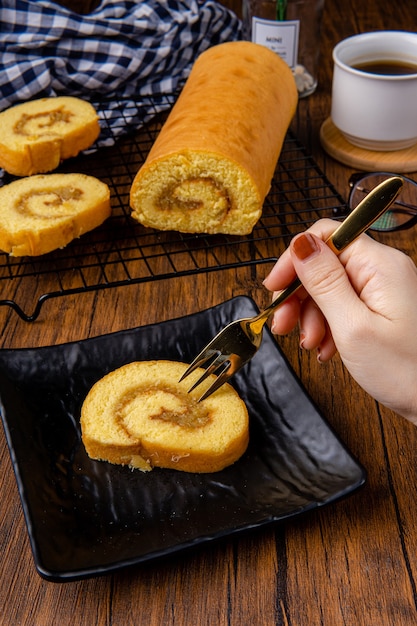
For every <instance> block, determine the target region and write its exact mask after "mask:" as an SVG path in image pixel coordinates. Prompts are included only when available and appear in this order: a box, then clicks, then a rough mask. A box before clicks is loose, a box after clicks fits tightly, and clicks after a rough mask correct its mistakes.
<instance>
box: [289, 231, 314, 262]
mask: <svg viewBox="0 0 417 626" xmlns="http://www.w3.org/2000/svg"><path fill="white" fill-rule="evenodd" d="M293 250H294V252H295V255H296V257H297V258H298V259H300V261H307V259H309V258H310V257H311V256H313V255H314V254H317V252H319V247H318V245H317V242H316V240H315V239H314V237H312V236H311V235H310V234H309V233H303V234H302V235H300V236H299V237H297V238H296V239H294V243H293Z"/></svg>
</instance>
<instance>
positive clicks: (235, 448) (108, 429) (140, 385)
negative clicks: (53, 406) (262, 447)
mask: <svg viewBox="0 0 417 626" xmlns="http://www.w3.org/2000/svg"><path fill="white" fill-rule="evenodd" d="M186 368H187V365H186V364H184V363H179V362H176V361H165V360H160V361H157V360H154V361H135V362H133V363H129V364H127V365H124V366H123V367H120V368H119V369H116V370H114V371H112V372H110V373H109V374H107V375H106V376H104V377H103V378H101V379H100V380H98V381H97V382H96V383H95V385H94V386H93V387H92V388H91V390H90V391H89V393H88V395H87V397H86V398H85V400H84V403H83V406H82V409H81V433H82V441H83V443H84V446H85V449H86V451H87V454H88V455H89V456H90V457H91V458H92V459H97V460H102V461H108V462H110V463H115V464H120V465H129V466H130V467H132V468H133V467H135V468H138V469H140V470H142V471H149V470H151V469H152V468H153V467H165V468H171V469H176V470H181V471H186V472H217V471H219V470H221V469H223V468H225V467H227V466H228V465H231V464H232V463H234V462H235V461H237V459H239V458H240V457H241V456H242V454H243V453H244V452H245V450H246V448H247V445H248V440H249V425H248V420H249V418H248V412H247V409H246V406H245V403H244V402H243V400H241V399H240V398H239V395H238V394H237V392H236V391H235V390H234V389H233V387H232V386H231V385H229V384H225V385H223V386H222V387H221V388H220V389H219V390H217V391H216V392H215V393H214V394H212V395H211V396H210V397H209V398H207V399H206V400H203V401H202V402H198V398H199V397H200V395H201V391H200V392H199V391H194V392H191V393H188V389H189V387H190V385H191V384H192V382H193V381H194V378H193V377H195V378H197V376H199V375H201V373H202V370H201V369H200V370H198V371H196V372H193V374H192V375H191V376H190V377H189V379H187V381H182V382H181V383H179V382H178V381H179V379H180V377H181V376H182V374H183V373H184V372H185V370H186ZM212 381H213V376H211V377H210V378H209V382H212Z"/></svg>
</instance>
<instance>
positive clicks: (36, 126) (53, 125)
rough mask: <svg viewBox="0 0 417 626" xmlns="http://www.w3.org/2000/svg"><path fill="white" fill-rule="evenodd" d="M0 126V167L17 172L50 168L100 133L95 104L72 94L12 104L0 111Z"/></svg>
mask: <svg viewBox="0 0 417 626" xmlns="http://www.w3.org/2000/svg"><path fill="white" fill-rule="evenodd" d="M0 128H1V134H0V167H2V168H3V169H5V170H6V172H9V174H14V175H15V176H31V175H32V174H41V173H45V172H51V171H52V170H54V169H56V168H57V167H58V165H59V164H60V162H61V161H63V160H64V159H68V158H69V157H74V156H76V155H77V154H78V153H79V152H80V151H81V150H85V149H86V148H88V147H90V146H91V145H92V144H93V143H94V141H95V140H96V139H97V137H98V136H99V134H100V125H99V121H98V116H97V113H96V110H95V109H94V107H93V106H92V105H91V104H90V103H89V102H86V101H84V100H81V99H80V98H74V97H71V96H57V97H51V98H41V99H39V100H32V101H29V102H23V103H22V104H17V105H15V106H13V107H10V108H9V109H6V110H5V111H3V112H2V113H0Z"/></svg>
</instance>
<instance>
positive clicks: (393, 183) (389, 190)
mask: <svg viewBox="0 0 417 626" xmlns="http://www.w3.org/2000/svg"><path fill="white" fill-rule="evenodd" d="M402 185H403V181H402V179H401V178H400V177H399V176H391V177H390V178H388V179H387V180H384V181H383V182H382V183H380V184H379V185H378V186H377V187H375V189H373V190H372V191H371V192H370V193H369V194H368V195H367V196H366V197H365V198H364V199H363V200H362V201H361V202H360V203H359V204H358V206H357V207H356V208H355V209H354V210H353V211H352V212H351V213H349V215H348V216H347V217H346V218H345V219H344V220H343V222H342V223H341V224H340V226H338V227H337V228H336V230H335V231H334V233H333V234H332V235H330V237H329V238H328V239H327V240H326V243H327V245H328V246H329V248H331V250H333V252H334V253H335V254H337V255H339V254H340V253H341V252H342V251H343V250H344V249H345V248H347V246H349V245H350V244H351V243H353V242H354V241H355V239H357V238H358V237H359V235H361V234H362V233H363V232H365V231H366V230H367V229H368V228H369V227H370V226H372V224H373V223H374V222H375V221H376V220H377V219H378V218H379V217H381V215H382V214H383V213H385V211H386V210H387V209H388V208H389V207H390V206H391V204H392V203H393V202H394V200H395V198H396V197H397V195H398V193H399V192H400V189H401V187H402ZM300 287H301V281H300V279H299V278H296V279H295V280H293V281H292V283H290V284H289V285H288V287H286V288H285V289H283V290H282V291H281V292H280V293H279V294H278V296H277V297H276V298H275V300H273V301H272V302H271V304H270V305H269V306H267V307H266V309H264V310H263V311H261V312H260V313H259V315H258V316H257V317H256V318H255V319H256V321H259V322H261V326H260V328H259V330H260V329H261V328H262V326H263V324H264V323H265V322H266V320H267V319H268V317H269V316H270V315H271V314H272V313H273V312H274V311H275V309H277V308H278V307H279V306H280V305H281V304H282V303H283V302H285V300H288V298H289V297H290V296H292V295H293V294H294V293H295V292H296V291H297V290H298V289H299V288H300ZM252 326H253V323H252Z"/></svg>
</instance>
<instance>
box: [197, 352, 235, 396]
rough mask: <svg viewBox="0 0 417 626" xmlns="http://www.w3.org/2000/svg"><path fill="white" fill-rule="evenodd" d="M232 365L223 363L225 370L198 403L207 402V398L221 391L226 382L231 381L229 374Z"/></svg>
mask: <svg viewBox="0 0 417 626" xmlns="http://www.w3.org/2000/svg"><path fill="white" fill-rule="evenodd" d="M230 365H231V363H230V361H224V362H223V369H222V370H221V371H220V373H219V375H218V376H217V378H216V380H215V381H214V382H213V383H212V384H211V385H210V387H209V388H208V389H206V391H205V392H204V393H203V395H202V396H201V397H200V398H199V399H198V402H201V401H202V400H206V398H208V397H209V396H211V394H212V393H214V392H215V391H217V389H219V388H220V387H221V386H222V385H223V384H224V383H225V382H227V381H228V380H229V378H230V375H229V374H228V373H227V372H228V370H229V368H230Z"/></svg>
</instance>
